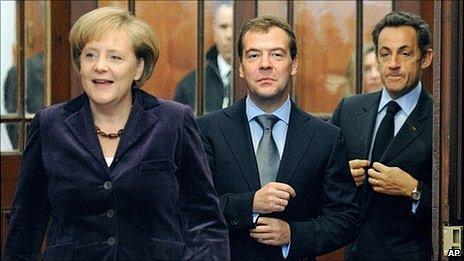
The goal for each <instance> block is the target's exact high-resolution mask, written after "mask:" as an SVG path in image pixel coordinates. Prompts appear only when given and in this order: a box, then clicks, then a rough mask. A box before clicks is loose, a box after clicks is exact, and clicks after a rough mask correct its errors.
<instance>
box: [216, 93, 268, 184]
mask: <svg viewBox="0 0 464 261" xmlns="http://www.w3.org/2000/svg"><path fill="white" fill-rule="evenodd" d="M224 114H225V115H226V120H224V121H222V122H220V123H219V127H220V129H221V132H222V134H223V136H224V139H225V140H226V142H227V144H228V146H229V148H230V150H231V152H232V154H233V156H234V158H235V160H236V161H237V163H238V165H239V167H240V170H241V172H242V175H243V176H244V178H245V180H246V182H247V184H248V187H249V188H250V189H251V190H257V189H259V188H260V187H261V185H260V182H259V174H258V167H257V164H256V158H255V153H254V150H253V143H252V140H251V134H250V127H249V125H248V120H247V117H246V113H245V99H242V100H240V101H239V102H237V103H235V104H234V105H232V106H231V107H229V108H227V109H225V110H224Z"/></svg>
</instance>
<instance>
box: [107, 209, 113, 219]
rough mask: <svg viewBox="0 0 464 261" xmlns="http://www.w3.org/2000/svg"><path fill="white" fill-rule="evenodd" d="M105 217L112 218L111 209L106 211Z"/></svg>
mask: <svg viewBox="0 0 464 261" xmlns="http://www.w3.org/2000/svg"><path fill="white" fill-rule="evenodd" d="M106 216H107V217H109V218H112V217H114V210H113V209H108V210H107V211H106Z"/></svg>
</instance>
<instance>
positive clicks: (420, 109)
mask: <svg viewBox="0 0 464 261" xmlns="http://www.w3.org/2000/svg"><path fill="white" fill-rule="evenodd" d="M429 100H430V98H429V96H428V94H427V92H426V91H425V89H423V90H422V92H421V95H420V97H419V101H418V103H417V106H416V108H415V109H414V110H413V111H412V113H411V115H409V117H408V119H407V120H406V122H405V123H404V124H403V126H402V127H401V129H400V130H399V131H398V134H397V135H396V136H395V138H394V139H393V141H392V143H391V144H390V146H389V147H388V148H387V149H386V151H385V153H384V154H383V156H382V159H381V160H382V161H383V162H389V161H391V160H393V159H394V158H395V157H396V156H398V155H399V154H400V153H401V152H402V151H403V150H404V148H405V147H406V146H408V145H409V144H410V143H411V142H413V141H414V140H415V139H416V138H417V137H419V136H420V135H421V133H422V132H423V131H424V130H425V128H427V126H426V124H427V121H426V120H427V119H428V118H429V117H431V116H430V115H432V113H431V110H432V104H431V102H428V101H429Z"/></svg>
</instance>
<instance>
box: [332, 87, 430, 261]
mask: <svg viewBox="0 0 464 261" xmlns="http://www.w3.org/2000/svg"><path fill="white" fill-rule="evenodd" d="M380 98H381V92H376V93H369V94H361V95H355V96H351V97H348V98H344V99H343V100H342V101H341V102H340V104H339V105H338V108H337V109H336V111H335V112H334V114H333V116H332V122H333V123H334V124H336V125H337V126H339V127H340V128H341V129H342V131H343V133H344V135H345V137H346V143H347V149H348V159H349V160H352V159H368V157H369V150H370V145H371V141H372V135H373V132H374V125H375V121H376V117H377V110H378V106H379V102H380ZM380 161H381V162H383V163H384V164H385V165H387V166H395V167H399V168H401V169H402V170H404V171H406V172H407V173H409V174H410V175H411V176H412V177H414V178H415V179H417V180H420V181H422V182H423V184H424V185H423V188H422V195H421V199H420V203H419V205H418V208H417V211H416V213H415V214H412V212H411V207H412V201H411V199H409V198H407V197H399V196H388V195H385V194H381V193H376V192H372V190H369V189H363V188H362V187H360V189H359V195H358V196H359V200H360V206H361V214H362V217H361V218H362V221H363V222H362V224H361V233H360V238H359V240H358V241H357V242H355V244H354V245H353V246H351V247H350V248H349V249H348V250H347V254H348V256H347V257H350V255H354V257H356V258H354V260H366V259H367V260H369V259H374V260H379V259H381V260H384V259H385V260H395V259H396V258H400V259H401V260H428V259H430V258H431V256H430V254H431V247H432V244H431V195H432V188H431V182H432V99H431V97H430V95H429V94H428V93H427V91H426V90H425V89H423V90H422V92H421V94H420V97H419V101H418V103H417V105H416V108H414V110H413V111H412V112H411V114H410V115H409V117H408V118H407V120H406V122H405V123H404V124H403V126H402V127H401V129H400V130H399V131H398V133H397V135H396V136H395V138H394V140H393V143H392V144H391V146H390V147H388V148H387V150H386V151H385V153H384V154H383V156H382V158H381V159H380ZM362 186H367V185H366V183H365V184H364V185H362ZM350 252H352V253H350ZM382 258H383V259H382Z"/></svg>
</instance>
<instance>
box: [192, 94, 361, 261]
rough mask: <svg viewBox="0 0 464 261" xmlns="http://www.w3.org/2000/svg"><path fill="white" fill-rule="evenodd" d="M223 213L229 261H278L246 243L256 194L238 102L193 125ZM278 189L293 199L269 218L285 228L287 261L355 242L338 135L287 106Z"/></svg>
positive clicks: (264, 248)
mask: <svg viewBox="0 0 464 261" xmlns="http://www.w3.org/2000/svg"><path fill="white" fill-rule="evenodd" d="M198 124H199V127H200V131H201V135H202V139H203V142H204V144H205V149H206V153H207V155H208V160H209V164H210V167H211V170H212V173H213V180H214V184H215V186H216V190H217V191H218V194H219V195H220V203H221V208H222V210H223V212H224V216H225V218H226V222H227V224H228V226H229V234H230V246H231V257H232V259H233V260H279V259H283V258H282V251H281V247H273V246H268V245H264V244H260V243H258V242H257V241H255V240H254V239H252V238H250V236H249V229H250V228H252V227H253V223H252V204H253V197H254V193H255V192H256V191H257V190H259V189H260V188H261V186H260V182H259V175H258V170H257V165H256V159H255V154H254V151H253V144H252V140H251V134H250V130H249V125H248V121H247V118H246V113H245V100H244V99H242V100H240V101H239V102H237V103H235V104H234V105H232V106H231V107H229V108H226V109H224V110H221V111H216V112H213V113H210V114H208V115H206V116H203V117H202V118H200V119H199V120H198ZM276 181H277V182H283V183H287V184H289V185H290V186H291V187H293V188H294V189H295V191H296V197H295V198H292V199H290V201H289V205H288V206H287V207H286V209H285V211H283V212H281V213H272V214H271V216H274V217H278V218H280V219H282V220H285V221H286V222H288V223H289V225H290V230H291V247H290V252H289V256H288V258H289V259H290V260H293V259H298V258H303V257H310V258H313V257H314V256H317V255H320V254H323V253H326V252H329V251H331V250H334V249H337V248H339V247H341V246H343V245H345V244H347V243H349V242H351V241H352V240H354V239H355V238H356V236H357V231H358V208H357V205H356V203H355V194H356V191H355V184H354V182H353V180H352V178H351V175H350V172H349V167H348V162H347V159H346V151H345V144H344V138H343V136H342V134H341V132H340V130H339V129H338V128H337V127H335V126H333V125H331V124H328V123H326V122H323V121H322V120H319V119H317V118H315V117H313V116H311V115H309V114H307V113H305V112H303V111H301V110H300V109H298V108H297V107H296V106H295V104H293V103H292V109H291V113H290V121H289V126H288V132H287V138H286V141H285V148H284V152H283V155H282V160H281V163H280V168H279V171H278V174H277V180H276Z"/></svg>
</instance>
